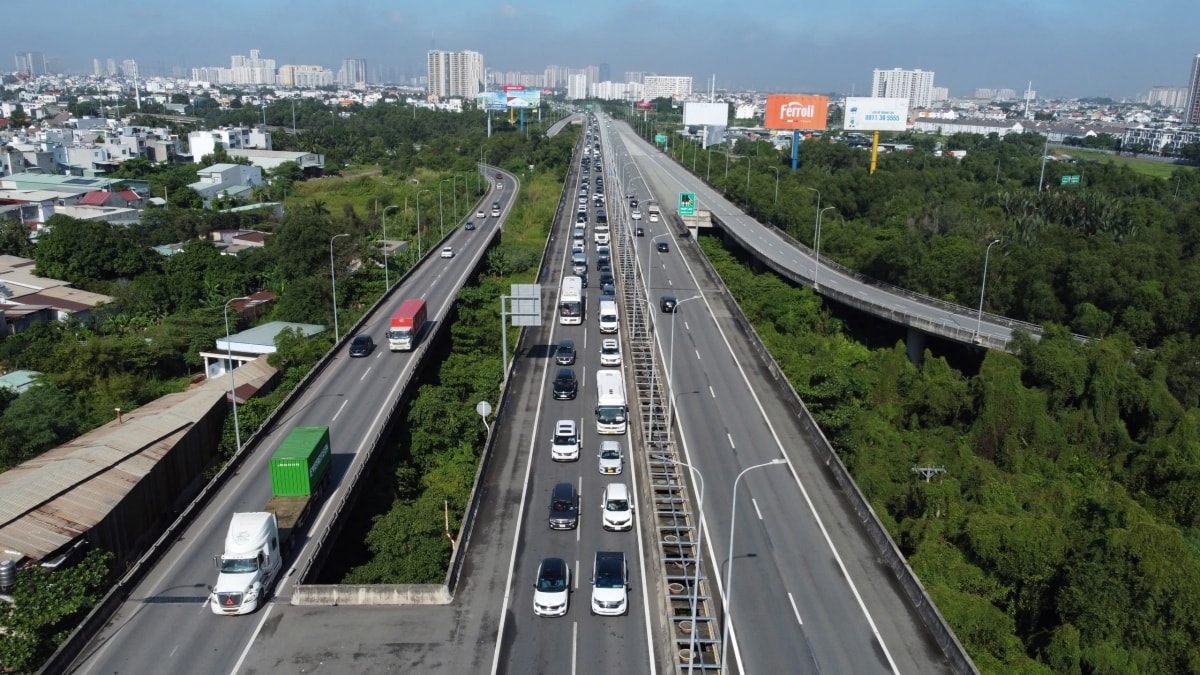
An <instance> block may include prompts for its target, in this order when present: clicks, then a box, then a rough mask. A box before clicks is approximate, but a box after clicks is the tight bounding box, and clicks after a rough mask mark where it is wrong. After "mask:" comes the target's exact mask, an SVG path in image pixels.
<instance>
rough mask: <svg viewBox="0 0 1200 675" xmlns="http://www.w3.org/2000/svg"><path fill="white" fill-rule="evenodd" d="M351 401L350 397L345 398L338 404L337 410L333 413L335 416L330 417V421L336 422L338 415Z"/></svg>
mask: <svg viewBox="0 0 1200 675" xmlns="http://www.w3.org/2000/svg"><path fill="white" fill-rule="evenodd" d="M349 402H350V399H343V400H342V404H341V405H339V406H338V409H337V412H335V413H333V417H331V418H329V421H330V422H336V421H337V418H338V415H341V414H342V411H343V410H345V409H346V404H347V403H349Z"/></svg>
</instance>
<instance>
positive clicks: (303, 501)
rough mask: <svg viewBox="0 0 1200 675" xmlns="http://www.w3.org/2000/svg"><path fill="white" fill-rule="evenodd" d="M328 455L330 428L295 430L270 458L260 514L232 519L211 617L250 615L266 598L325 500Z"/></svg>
mask: <svg viewBox="0 0 1200 675" xmlns="http://www.w3.org/2000/svg"><path fill="white" fill-rule="evenodd" d="M332 455H333V452H332V448H331V446H330V441H329V427H296V428H294V429H292V430H291V432H289V433H288V435H287V437H286V438H284V439H283V442H282V443H280V444H279V447H278V448H277V449H276V450H275V454H273V455H271V465H270V466H271V499H270V501H268V502H267V504H266V506H265V507H263V510H262V511H253V512H247V513H235V514H233V517H232V518H231V519H230V521H229V529H228V531H227V533H226V535H225V552H224V553H222V554H220V555H217V556H214V557H213V563H214V564H215V565H216V567H217V569H218V570H219V571H220V572H219V574H218V576H217V583H216V585H215V586H212V587H211V589H210V590H211V595H210V598H209V600H210V601H209V608H210V609H211V610H212V612H213V614H222V615H230V616H232V615H237V614H249V613H251V612H253V611H254V610H256V609H258V607H259V605H261V604H262V603H263V602H264V601H265V600H266V598H267V595H268V594H270V592H271V588H272V587H273V585H274V583H275V581H276V580H277V579H278V576H279V572H280V570H282V569H283V559H284V557H285V556H286V555H288V553H290V551H291V546H292V544H293V543H294V542H295V540H296V539H298V538H299V536H298V535H299V534H300V533H301V532H303V531H304V529H305V528H306V527H307V526H308V520H309V517H310V516H312V515H313V514H315V513H316V512H317V509H316V505H317V504H318V503H320V501H321V497H322V496H324V492H325V484H326V482H327V481H328V480H329V464H330V461H331V458H332Z"/></svg>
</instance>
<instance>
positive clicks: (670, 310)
mask: <svg viewBox="0 0 1200 675" xmlns="http://www.w3.org/2000/svg"><path fill="white" fill-rule="evenodd" d="M658 306H659V307H660V308H662V311H663V313H665V314H674V313H675V308H676V307H678V306H679V301H678V300H676V299H675V296H673V295H664V296H662V297H661V298H659V299H658Z"/></svg>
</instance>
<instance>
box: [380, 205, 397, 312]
mask: <svg viewBox="0 0 1200 675" xmlns="http://www.w3.org/2000/svg"><path fill="white" fill-rule="evenodd" d="M398 208H400V205H399V204H392V205H391V206H385V207H383V292H384V293H387V291H388V289H389V288H391V287H392V282H391V279H390V278H389V277H388V259H387V258H388V255H387V254H388V238H387V212H388V209H398Z"/></svg>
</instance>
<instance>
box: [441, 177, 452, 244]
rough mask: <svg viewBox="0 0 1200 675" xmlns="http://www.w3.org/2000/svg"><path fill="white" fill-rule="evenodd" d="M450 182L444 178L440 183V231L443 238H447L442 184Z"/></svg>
mask: <svg viewBox="0 0 1200 675" xmlns="http://www.w3.org/2000/svg"><path fill="white" fill-rule="evenodd" d="M448 180H451V179H450V178H443V179H442V180H440V181H438V231H439V232H440V233H441V235H442V237H445V236H446V209H445V207H444V206H443V205H442V183H445V182H446V181H448ZM450 189H451V190H453V189H454V188H453V187H451V188H450Z"/></svg>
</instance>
